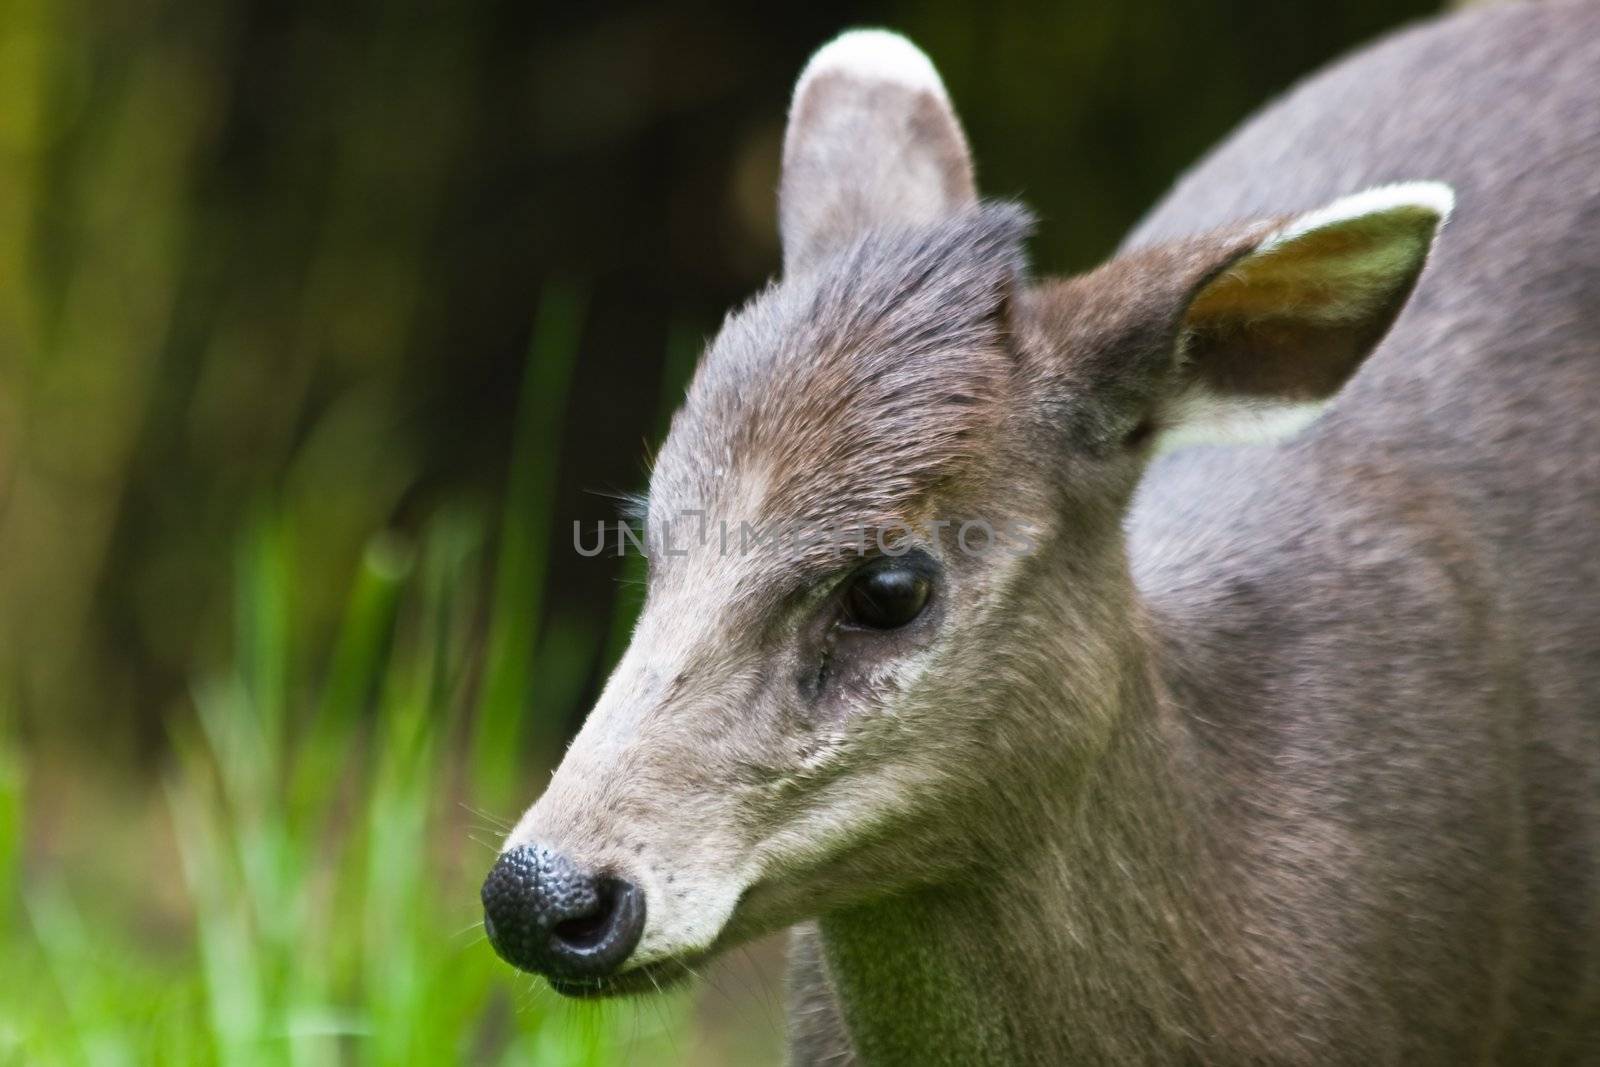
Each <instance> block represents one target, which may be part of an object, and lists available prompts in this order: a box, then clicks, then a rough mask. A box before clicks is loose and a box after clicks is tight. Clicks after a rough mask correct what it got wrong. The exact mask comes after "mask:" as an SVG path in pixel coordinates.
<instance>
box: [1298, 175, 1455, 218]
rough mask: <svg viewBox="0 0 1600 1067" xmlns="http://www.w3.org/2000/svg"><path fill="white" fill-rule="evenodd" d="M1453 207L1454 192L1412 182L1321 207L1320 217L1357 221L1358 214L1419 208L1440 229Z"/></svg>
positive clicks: (1436, 183) (1445, 187) (1435, 184)
mask: <svg viewBox="0 0 1600 1067" xmlns="http://www.w3.org/2000/svg"><path fill="white" fill-rule="evenodd" d="M1455 207H1456V191H1455V189H1454V188H1453V187H1451V186H1450V185H1448V184H1446V183H1445V182H1441V181H1411V182H1393V183H1391V184H1389V185H1375V186H1373V187H1372V188H1370V189H1364V190H1362V191H1361V192H1359V193H1355V194H1353V195H1351V196H1346V197H1343V198H1342V199H1339V200H1336V201H1334V202H1333V203H1332V204H1329V205H1328V206H1327V207H1326V208H1323V209H1322V212H1321V214H1326V215H1328V216H1330V218H1331V217H1341V218H1356V217H1358V216H1360V215H1377V214H1383V213H1386V212H1391V211H1403V210H1408V209H1409V210H1417V209H1421V210H1422V211H1425V212H1427V213H1428V214H1430V215H1433V216H1434V217H1435V218H1436V219H1437V220H1438V221H1437V223H1436V224H1435V225H1439V226H1442V225H1444V223H1445V222H1446V220H1448V219H1449V218H1450V213H1451V212H1452V211H1454V210H1455Z"/></svg>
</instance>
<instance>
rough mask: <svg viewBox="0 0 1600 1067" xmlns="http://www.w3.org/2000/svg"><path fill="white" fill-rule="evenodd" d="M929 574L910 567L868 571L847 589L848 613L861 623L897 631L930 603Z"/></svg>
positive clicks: (879, 628) (878, 568)
mask: <svg viewBox="0 0 1600 1067" xmlns="http://www.w3.org/2000/svg"><path fill="white" fill-rule="evenodd" d="M928 591H929V583H928V579H927V576H926V575H924V574H922V573H921V572H919V571H916V570H913V569H912V568H910V567H876V568H873V569H872V570H868V571H864V572H863V573H862V574H860V575H858V576H857V577H856V578H855V579H854V580H852V581H851V583H850V588H849V589H848V590H846V592H845V614H846V617H847V618H848V620H849V621H850V622H852V623H854V624H855V625H857V626H864V627H866V628H868V629H871V630H893V629H897V628H898V627H901V626H904V625H905V624H906V623H908V622H910V621H911V620H912V619H915V618H916V617H917V616H918V615H920V614H921V613H922V608H923V605H924V604H926V603H927V602H928Z"/></svg>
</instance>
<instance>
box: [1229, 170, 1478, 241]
mask: <svg viewBox="0 0 1600 1067" xmlns="http://www.w3.org/2000/svg"><path fill="white" fill-rule="evenodd" d="M1455 206H1456V194H1455V190H1454V189H1451V188H1450V186H1448V185H1446V184H1445V183H1443V182H1399V183H1397V184H1394V185H1379V186H1375V187H1374V188H1371V189H1366V190H1363V191H1362V192H1359V193H1353V194H1351V195H1350V196H1344V197H1340V198H1339V199H1338V200H1335V201H1334V202H1333V203H1331V204H1329V205H1328V206H1327V207H1322V208H1318V209H1317V210H1315V211H1308V212H1306V213H1305V214H1304V215H1300V216H1299V217H1297V218H1295V219H1293V220H1292V221H1291V222H1290V223H1289V224H1288V225H1287V226H1284V227H1283V228H1282V229H1281V230H1278V231H1277V232H1275V233H1273V234H1271V235H1269V236H1268V237H1267V239H1266V240H1264V241H1262V242H1261V244H1260V245H1259V246H1258V247H1257V248H1256V252H1257V253H1261V252H1270V251H1272V250H1273V249H1274V248H1276V247H1278V246H1279V245H1284V244H1288V243H1289V242H1290V241H1293V240H1294V239H1295V238H1297V237H1303V236H1305V235H1306V234H1308V233H1311V232H1312V231H1313V230H1320V229H1323V228H1325V227H1328V226H1336V225H1338V224H1339V223H1341V222H1348V221H1350V220H1351V219H1359V218H1361V217H1362V216H1363V215H1378V214H1382V213H1383V212H1385V211H1392V210H1393V209H1395V208H1400V207H1418V208H1422V209H1424V210H1426V211H1431V212H1432V213H1433V214H1435V215H1437V216H1438V217H1439V225H1441V226H1443V225H1444V223H1445V221H1446V220H1447V219H1449V217H1450V212H1451V211H1453V210H1454V209H1455Z"/></svg>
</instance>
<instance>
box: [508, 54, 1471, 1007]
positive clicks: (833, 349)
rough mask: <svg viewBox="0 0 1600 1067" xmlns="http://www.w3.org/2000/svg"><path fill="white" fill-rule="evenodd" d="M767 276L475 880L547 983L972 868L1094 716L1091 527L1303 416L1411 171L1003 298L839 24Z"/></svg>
mask: <svg viewBox="0 0 1600 1067" xmlns="http://www.w3.org/2000/svg"><path fill="white" fill-rule="evenodd" d="M779 201H780V203H779V206H780V220H781V229H782V239H783V276H782V279H781V280H780V281H778V282H776V283H774V284H773V285H771V286H769V287H768V288H767V289H766V290H765V291H763V292H761V293H760V294H758V295H757V296H756V297H755V298H754V299H752V300H751V301H750V302H749V303H748V304H747V305H746V306H744V307H743V308H741V309H740V310H738V311H736V312H734V313H733V314H732V315H730V316H729V317H728V319H727V321H726V322H725V323H724V325H723V327H722V329H721V332H720V333H719V335H718V336H717V338H716V339H715V341H714V342H713V343H712V344H711V345H710V347H709V349H708V350H707V351H706V353H705V355H704V357H703V359H702V360H701V363H700V366H699V369H698V371H697V373H696V375H695V377H694V380H693V382H692V384H691V386H690V388H689V390H688V395H687V399H686V401H685V403H684V405H683V407H682V409H681V410H680V411H679V412H678V413H677V415H676V417H675V418H674V420H673V422H672V428H671V432H670V435H669V436H668V439H667V441H666V444H665V446H664V447H663V448H662V450H661V452H660V455H659V457H658V459H657V462H656V464H655V469H654V471H653V474H652V477H651V481H650V489H649V498H648V508H647V511H646V530H647V535H648V538H649V543H650V544H651V545H652V546H653V548H654V549H655V551H654V552H653V553H652V558H651V561H650V575H649V582H648V593H647V598H646V603H645V606H644V610H643V614H642V616H641V618H640V621H639V623H638V627H637V629H636V630H635V632H634V634H633V639H632V643H631V645H630V647H629V649H628V651H627V654H626V655H625V656H624V658H623V660H622V662H621V663H620V664H619V665H618V667H617V668H616V671H615V673H614V674H613V675H612V677H611V679H610V681H609V683H608V684H607V686H606V687H605V690H604V692H603V694H602V696H601V698H600V700H599V703H598V704H597V705H596V706H595V708H594V709H593V711H592V713H591V714H590V716H589V718H588V720H587V722H586V724H585V725H584V727H583V729H582V731H581V733H580V734H579V735H578V737H577V739H576V740H575V741H574V742H573V744H572V747H571V748H570V750H569V751H568V752H567V754H566V757H565V760H564V761H563V762H562V764H561V766H560V768H559V770H558V771H557V772H556V774H555V776H554V779H553V780H552V781H551V783H550V785H549V788H548V789H547V790H546V792H545V793H544V795H543V796H542V797H541V798H540V799H539V801H538V802H537V803H536V804H535V805H534V806H533V808H532V809H531V810H529V811H528V813H527V814H526V816H525V817H524V818H523V819H522V820H521V822H520V823H519V824H518V826H517V827H516V829H515V831H514V832H513V833H512V834H511V835H510V837H509V839H508V841H507V842H506V850H505V852H504V853H503V854H502V857H501V860H500V862H499V864H498V865H497V866H496V868H495V871H494V872H493V873H492V874H491V876H490V879H489V881H488V882H487V883H486V885H485V890H484V901H485V906H486V913H487V917H488V920H489V927H490V934H491V939H492V941H493V942H494V944H495V946H496V947H497V948H498V949H499V951H500V952H501V953H502V955H504V956H506V957H507V958H508V959H509V960H510V961H511V962H513V963H515V964H517V965H519V966H522V967H525V968H527V969H530V970H535V971H540V972H542V973H545V974H546V975H548V976H550V977H551V979H552V981H553V982H554V983H555V984H556V986H557V988H558V989H561V990H562V991H564V992H569V993H574V994H583V993H611V992H627V991H639V990H648V989H650V988H652V987H653V986H654V985H657V984H660V983H661V982H663V981H666V980H670V979H673V978H676V977H679V976H681V975H682V974H685V973H688V968H689V967H692V965H693V964H694V962H695V961H696V960H698V959H700V958H702V957H704V956H706V955H708V954H711V953H714V952H716V951H718V950H719V949H721V948H723V947H725V946H727V945H729V944H732V943H736V942H738V941H740V940H742V939H744V938H747V937H750V936H753V935H755V934H758V933H760V932H763V931H766V930H770V929H773V928H777V927H781V926H785V925H788V924H792V923H794V922H796V921H799V920H801V919H804V918H807V917H809V916H812V915H815V914H818V913H819V912H823V911H826V910H828V909H831V908H839V907H845V906H848V905H850V904H852V903H854V902H858V901H862V900H865V899H867V898H870V897H873V896H878V895H883V894H890V893H894V892H896V891H900V890H903V889H906V888H908V887H910V886H913V885H918V884H927V883H933V882H938V881H941V880H952V879H975V878H986V877H997V876H1000V875H999V874H997V871H999V870H1000V869H1001V868H1003V866H1004V863H1005V856H1006V855H1007V854H1008V853H1010V852H1012V851H1014V850H1018V849H1026V848H1028V847H1030V832H1029V827H1030V826H1036V825H1037V823H1038V818H1039V817H1038V816H1037V815H1035V814H1034V813H1036V812H1039V811H1041V810H1044V809H1046V808H1048V806H1049V805H1051V804H1059V803H1060V798H1061V797H1062V796H1063V795H1064V794H1067V793H1070V791H1071V790H1072V788H1073V782H1074V781H1075V780H1077V779H1079V778H1081V776H1082V775H1083V774H1084V773H1085V769H1086V768H1088V767H1091V766H1092V765H1093V763H1094V760H1095V758H1096V754H1097V752H1099V751H1100V749H1101V748H1102V746H1103V745H1104V744H1105V742H1106V740H1107V738H1108V737H1109V736H1111V734H1112V733H1113V732H1114V731H1115V730H1116V729H1117V728H1118V725H1119V722H1120V721H1121V720H1122V718H1123V716H1125V715H1126V714H1128V711H1127V708H1128V705H1129V701H1128V699H1127V698H1128V694H1129V692H1130V691H1131V689H1132V687H1134V686H1135V685H1136V681H1137V679H1136V677H1135V675H1136V674H1137V671H1138V669H1139V668H1138V658H1137V654H1136V653H1137V648H1138V642H1139V641H1140V639H1141V633H1140V627H1139V618H1138V612H1137V610H1136V598H1135V596H1134V594H1133V586H1132V581H1131V579H1130V577H1129V569H1128V564H1127V560H1126V557H1125V551H1124V545H1123V536H1122V528H1121V523H1122V518H1123V515H1124V513H1125V511H1126V508H1127V506H1128V502H1129V500H1130V498H1131V496H1132V494H1133V491H1134V489H1135V487H1136V485H1137V483H1138V480H1139V477H1140V474H1141V472H1142V471H1143V470H1144V468H1145V466H1146V465H1147V464H1148V463H1149V462H1150V460H1151V458H1152V456H1154V455H1155V454H1156V453H1157V452H1159V451H1160V450H1162V449H1164V448H1170V447H1176V446H1179V445H1183V444H1186V443H1189V442H1194V441H1206V440H1232V439H1238V438H1241V437H1250V438H1255V439H1260V440H1262V441H1264V442H1266V443H1265V444H1264V447H1273V445H1272V444H1271V442H1272V441H1274V440H1279V439H1282V438H1284V437H1287V436H1290V435H1293V434H1295V433H1298V432H1302V431H1304V430H1305V428H1306V427H1307V426H1308V425H1310V424H1311V423H1312V422H1313V421H1314V420H1315V418H1316V417H1317V413H1318V412H1319V411H1320V410H1321V408H1322V406H1323V405H1324V404H1325V403H1326V402H1327V401H1328V400H1329V399H1330V398H1331V397H1332V396H1333V395H1334V394H1335V393H1336V392H1337V391H1338V390H1339V388H1340V386H1341V385H1342V384H1343V383H1344V382H1345V380H1346V379H1348V378H1349V377H1350V375H1351V374H1352V373H1354V372H1355V370H1356V369H1357V367H1358V366H1359V365H1360V363H1361V361H1362V360H1363V359H1364V358H1365V356H1366V355H1367V353H1368V352H1370V351H1371V349H1372V347H1373V346H1374V345H1375V344H1376V343H1377V341H1378V340H1379V339H1380V338H1381V337H1382V336H1383V335H1384V333H1385V332H1386V331H1387V330H1388V328H1389V325H1390V324H1391V322H1392V321H1393V320H1394V318H1395V316H1396V315H1397V314H1398V312H1399V311H1400V309H1401V307H1402V305H1403V304H1404V302H1405V300H1406V299H1407V297H1408V295H1409V293H1410V291H1411V289H1412V287H1413V285H1414V283H1415V281H1416V279H1417V277H1418V275H1419V273H1420V271H1421V269H1422V266H1423V263H1424V260H1425V258H1426V256H1427V253H1428V250H1429V248H1430V244H1431V242H1432V240H1433V236H1434V233H1435V230H1436V229H1437V227H1438V225H1439V224H1440V222H1441V220H1442V219H1443V218H1444V216H1445V214H1446V213H1447V212H1448V210H1449V206H1450V194H1449V191H1448V189H1446V188H1445V187H1443V186H1439V185H1435V184H1429V183H1418V184H1411V185H1402V186H1391V187H1385V188H1381V189H1376V190H1371V191H1368V192H1365V193H1360V194H1358V195H1354V196H1351V197H1349V198H1347V199H1344V200H1341V201H1338V202H1337V203H1335V204H1333V205H1331V206H1328V207H1325V208H1322V209H1321V210H1315V211H1311V212H1310V213H1307V214H1302V215H1299V216H1297V217H1275V218H1266V219H1258V220H1250V221H1245V222H1243V223H1241V224H1240V225H1238V226H1236V227H1233V228H1231V229H1228V230H1225V231H1222V232H1217V233H1210V234H1205V235H1198V236H1196V237H1194V238H1192V239H1190V240H1186V241H1182V242H1178V243H1173V244H1168V245H1163V246H1159V247H1152V248H1146V249H1142V250H1139V251H1136V252H1132V253H1129V254H1128V255H1125V256H1123V257H1121V258H1119V259H1117V260H1114V261H1113V262H1111V263H1110V264H1108V265H1106V266H1105V267H1102V268H1101V269H1099V270H1097V271H1094V272H1093V273H1090V274H1088V275H1085V276H1083V277H1079V278H1075V279H1068V280H1063V281H1056V282H1050V283H1045V284H1041V285H1037V286H1035V285H1032V284H1030V282H1029V279H1028V276H1027V269H1026V261H1025V256H1024V249H1023V246H1024V242H1025V240H1026V238H1027V237H1028V234H1029V231H1030V229H1031V228H1032V226H1033V220H1032V217H1031V216H1030V215H1029V214H1028V212H1027V211H1025V210H1024V209H1022V208H1020V207H1018V206H1016V205H1014V204H1009V203H986V202H982V201H980V200H979V199H978V197H977V194H976V191H975V187H974V181H973V170H972V163H971V159H970V156H969V153H968V149H967V144H966V140H965V138H964V136H963V134H962V131H961V127H960V125H959V123H958V121H957V119H956V115H955V113H954V111H953V110H952V108H951V105H950V102H949V100H948V98H947V96H946V93H945V90H944V87H943V85H942V84H941V83H940V80H939V78H938V76H937V74H936V73H935V72H934V70H933V67H932V66H931V65H930V63H929V62H928V60H927V58H926V57H925V56H923V54H922V53H921V52H919V51H918V50H917V49H916V48H914V47H913V46H912V45H911V44H910V43H908V42H907V41H905V40H904V39H903V38H900V37H898V36H895V35H893V34H889V33H884V32H879V31H866V32H856V33H850V34H846V35H844V36H843V37H840V38H839V39H837V40H836V41H834V42H833V43H832V44H830V45H828V46H827V47H825V48H824V49H822V50H821V51H820V52H819V53H818V54H817V55H816V56H815V57H814V58H813V59H812V61H811V62H810V64H809V65H808V66H807V67H806V69H805V71H804V73H803V74H802V75H801V78H800V81H799V84H798V86H797V88H796V90H795V94H794V100H793V105H792V108H791V111H790V114H789V125H788V132H787V136H786V138H785V142H784V149H783V174H782V183H781V189H780V194H779Z"/></svg>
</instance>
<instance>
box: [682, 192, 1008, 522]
mask: <svg viewBox="0 0 1600 1067" xmlns="http://www.w3.org/2000/svg"><path fill="white" fill-rule="evenodd" d="M1031 228H1032V217H1031V216H1030V215H1029V214H1028V213H1027V212H1026V210H1024V209H1023V208H1021V207H1019V206H1015V205H1011V204H990V205H984V206H981V207H976V208H974V209H973V210H972V211H970V212H968V213H965V214H962V215H959V216H956V217H954V218H951V219H949V220H947V221H945V222H943V223H940V224H938V225H934V226H928V227H924V228H917V229H910V230H897V231H876V232H869V233H867V234H865V235H863V236H862V237H861V238H860V239H859V240H857V241H856V242H855V243H854V244H853V245H851V246H849V247H848V248H846V249H844V250H842V251H841V252H839V253H838V254H836V255H834V256H831V257H829V258H827V259H825V260H822V261H820V262H818V263H817V264H816V265H815V266H814V267H812V268H811V269H808V270H807V271H806V272H805V273H803V274H801V275H799V276H797V277H792V278H786V279H784V280H783V281H782V282H781V283H779V284H776V285H774V286H773V287H771V288H769V289H768V290H767V291H766V292H764V293H762V294H761V295H760V296H758V297H757V298H756V299H755V300H753V301H752V302H751V303H750V304H749V305H748V306H746V307H745V308H743V309H742V310H740V311H739V312H738V313H736V314H735V315H733V316H732V317H731V318H730V319H729V320H728V322H727V323H726V324H725V325H724V327H723V330H722V333H721V335H720V336H719V337H718V338H717V340H716V341H715V342H714V344H713V345H712V347H711V349H710V351H709V352H708V353H707V354H706V356H705V358H704V359H703V360H702V362H701V365H700V368H699V371H698V372H697V373H696V375H695V380H694V383H693V385H692V386H691V388H690V392H689V397H688V401H687V404H686V405H685V407H684V409H683V411H681V412H680V413H679V414H678V416H677V418H676V419H675V420H674V422H673V430H672V434H671V437H670V438H669V440H668V442H667V445H666V447H665V448H664V449H663V452H662V456H661V460H660V463H659V464H658V466H657V471H656V476H655V484H654V486H653V489H652V495H653V496H654V497H656V498H658V499H661V498H667V499H670V500H671V501H672V506H677V507H694V506H715V503H716V502H717V501H719V500H721V501H724V502H725V501H726V500H728V499H729V496H730V495H731V491H732V490H733V487H734V486H736V485H738V484H740V483H739V480H740V479H744V480H745V483H744V484H745V485H746V486H749V485H757V486H759V489H760V492H759V494H757V495H758V496H759V498H760V500H761V502H762V503H761V508H760V510H761V512H762V513H763V514H761V515H752V516H742V515H741V516H731V517H732V518H734V519H735V520H736V521H743V520H745V519H750V520H755V519H816V518H830V519H840V520H843V521H862V522H875V521H883V520H886V519H889V518H892V517H897V516H904V515H905V513H906V509H907V508H909V507H911V506H913V503H914V501H916V500H917V499H919V498H920V497H922V496H924V495H925V494H926V493H927V492H928V490H929V489H931V488H933V487H934V486H935V485H937V484H939V483H940V482H941V481H944V480H946V479H950V478H953V477H958V476H959V474H960V472H961V469H962V467H963V465H964V464H965V463H966V461H967V460H969V459H971V458H972V457H973V456H975V455H978V454H980V453H981V452H982V451H983V450H984V447H985V443H986V440H987V437H988V434H989V432H990V430H991V428H992V427H993V426H994V424H995V423H996V421H997V420H998V418H999V411H1000V405H999V401H1000V400H1001V398H1002V396H1003V395H1004V392H1005V390H1006V388H1007V386H1008V383H1009V381H1010V376H1011V373H1012V361H1011V359H1010V354H1009V352H1008V349H1007V340H1008V339H1007V329H1008V323H1007V310H1008V301H1009V298H1010V296H1011V294H1012V292H1013V291H1014V290H1015V289H1016V288H1017V287H1018V286H1020V284H1021V280H1022V275H1023V272H1024V269H1025V263H1024V258H1023V249H1022V245H1023V241H1024V240H1025V239H1026V237H1027V236H1028V233H1029V232H1030V230H1031ZM662 502H663V503H664V504H665V503H666V502H667V500H666V499H663V500H662Z"/></svg>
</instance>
